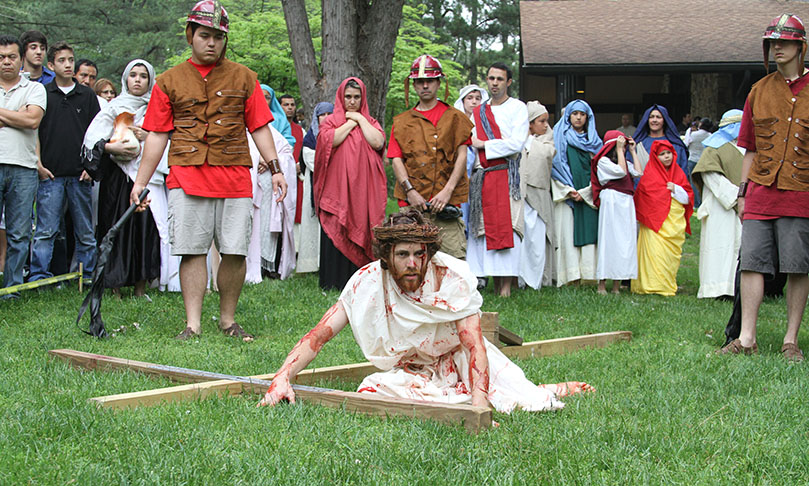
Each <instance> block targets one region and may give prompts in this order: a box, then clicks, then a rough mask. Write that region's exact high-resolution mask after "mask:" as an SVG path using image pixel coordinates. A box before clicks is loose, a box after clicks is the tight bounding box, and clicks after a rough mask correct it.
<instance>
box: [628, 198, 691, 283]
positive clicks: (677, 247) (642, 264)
mask: <svg viewBox="0 0 809 486" xmlns="http://www.w3.org/2000/svg"><path fill="white" fill-rule="evenodd" d="M683 243H685V207H684V206H683V205H682V204H680V203H679V202H677V200H675V199H673V198H672V200H671V209H670V210H669V215H668V216H667V217H666V220H665V221H663V226H661V227H660V231H658V232H655V231H654V230H653V229H651V228H648V227H646V226H644V225H643V224H640V225H639V229H638V278H637V279H634V280H632V292H634V293H636V294H660V295H667V296H671V295H674V294H676V293H677V270H679V268H680V257H681V256H682V254H683Z"/></svg>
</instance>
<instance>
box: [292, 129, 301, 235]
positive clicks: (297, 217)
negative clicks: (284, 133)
mask: <svg viewBox="0 0 809 486" xmlns="http://www.w3.org/2000/svg"><path fill="white" fill-rule="evenodd" d="M289 126H290V127H291V128H292V136H293V137H295V148H293V152H292V157H293V158H294V159H295V163H296V164H298V163H300V161H301V151H302V150H303V128H302V127H301V126H300V125H298V124H297V123H294V122H292V123H290V124H289ZM295 180H296V181H297V182H298V193H297V199H296V200H295V224H300V222H301V209H302V208H303V181H302V180H301V179H300V178H298V177H296V178H295Z"/></svg>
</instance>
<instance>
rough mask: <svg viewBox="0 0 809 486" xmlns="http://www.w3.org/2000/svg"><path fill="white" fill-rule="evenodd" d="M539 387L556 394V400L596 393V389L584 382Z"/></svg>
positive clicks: (567, 382)
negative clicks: (580, 394) (578, 394)
mask: <svg viewBox="0 0 809 486" xmlns="http://www.w3.org/2000/svg"><path fill="white" fill-rule="evenodd" d="M537 386H539V387H540V388H544V389H546V390H550V391H552V392H554V393H556V398H564V397H568V396H570V395H575V394H577V393H584V392H594V391H596V389H595V387H593V386H592V385H588V384H587V383H585V382H583V381H566V382H564V383H555V384H549V385H537Z"/></svg>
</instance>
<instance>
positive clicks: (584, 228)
mask: <svg viewBox="0 0 809 486" xmlns="http://www.w3.org/2000/svg"><path fill="white" fill-rule="evenodd" d="M592 158H593V157H592V155H591V154H590V153H589V152H585V151H583V150H580V149H577V148H576V147H574V146H572V145H568V146H567V163H568V165H569V166H570V172H571V174H572V175H573V187H574V188H575V189H576V190H579V189H584V188H585V187H587V186H589V185H590V161H591V160H592ZM572 202H573V245H574V246H586V245H593V244H595V243H597V242H598V211H596V210H595V209H593V208H591V207H590V206H588V205H587V203H585V202H584V201H581V202H576V201H572Z"/></svg>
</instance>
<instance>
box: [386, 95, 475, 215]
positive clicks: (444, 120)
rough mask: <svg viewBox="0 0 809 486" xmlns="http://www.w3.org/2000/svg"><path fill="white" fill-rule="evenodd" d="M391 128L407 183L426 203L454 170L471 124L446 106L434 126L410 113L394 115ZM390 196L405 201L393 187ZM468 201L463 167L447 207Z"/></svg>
mask: <svg viewBox="0 0 809 486" xmlns="http://www.w3.org/2000/svg"><path fill="white" fill-rule="evenodd" d="M439 103H441V102H440V101H439ZM393 127H394V129H393V136H394V138H395V139H396V141H397V142H398V143H399V147H400V148H401V149H402V156H403V159H404V165H405V168H406V169H407V176H408V178H409V179H410V183H411V184H413V187H414V188H415V189H416V190H417V191H418V192H419V194H421V197H423V198H424V199H426V200H428V201H429V200H430V198H432V197H433V196H435V195H436V194H438V193H439V191H441V189H443V188H444V186H446V185H447V182H448V181H449V177H450V175H451V174H452V169H453V168H454V167H455V158H456V157H457V156H458V147H459V146H460V145H461V144H462V143H464V142H466V141H467V140H468V139H469V137H470V136H471V135H472V127H473V125H472V122H471V121H470V120H469V118H468V117H467V116H466V115H465V114H463V113H461V112H460V111H458V110H456V109H455V108H453V107H451V106H449V107H448V108H447V111H445V112H444V114H443V115H441V118H440V119H439V120H438V124H437V125H433V124H432V123H430V121H429V120H428V119H427V118H425V117H424V115H422V114H421V113H419V112H418V111H416V110H415V109H413V110H407V111H405V112H404V113H400V114H399V115H396V116H395V117H394V118H393ZM461 150H466V146H465V145H464V146H462V147H461ZM393 196H394V197H396V198H397V199H403V200H405V199H407V195H406V194H405V192H404V190H403V189H402V188H401V186H400V185H399V184H396V188H395V189H394V192H393ZM468 198H469V178H468V177H467V175H466V168H465V167H464V171H463V176H462V177H461V179H460V180H459V181H458V185H457V186H455V190H454V191H453V192H452V197H450V199H449V203H450V204H452V205H456V206H457V205H459V204H461V203H464V202H466V201H467V199H468Z"/></svg>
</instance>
